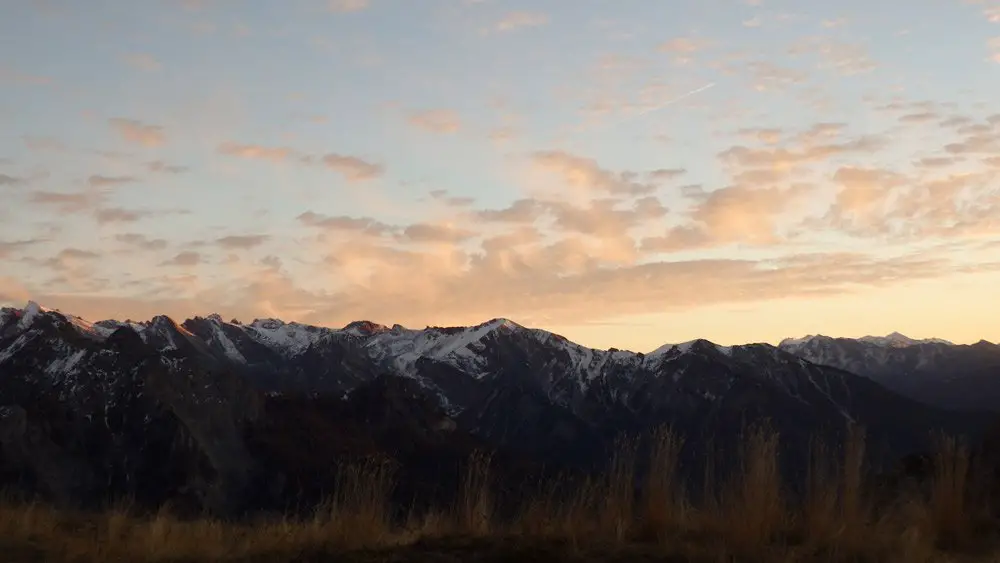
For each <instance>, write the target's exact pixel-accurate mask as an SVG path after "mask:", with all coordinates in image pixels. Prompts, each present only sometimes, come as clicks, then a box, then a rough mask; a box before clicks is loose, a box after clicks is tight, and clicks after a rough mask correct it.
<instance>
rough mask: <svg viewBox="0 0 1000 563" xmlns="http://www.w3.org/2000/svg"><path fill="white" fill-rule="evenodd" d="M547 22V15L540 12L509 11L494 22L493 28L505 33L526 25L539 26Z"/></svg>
mask: <svg viewBox="0 0 1000 563" xmlns="http://www.w3.org/2000/svg"><path fill="white" fill-rule="evenodd" d="M547 23H549V16H548V14H545V13H542V12H525V11H520V12H510V13H508V14H506V15H505V16H504V17H503V18H501V19H500V21H498V22H497V23H496V25H495V26H494V29H495V30H496V31H499V32H501V33H505V32H510V31H516V30H518V29H524V28H528V27H540V26H543V25H545V24H547Z"/></svg>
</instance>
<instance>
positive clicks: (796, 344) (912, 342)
mask: <svg viewBox="0 0 1000 563" xmlns="http://www.w3.org/2000/svg"><path fill="white" fill-rule="evenodd" d="M837 340H844V341H850V340H853V341H855V342H861V343H863V344H868V345H870V346H877V347H879V348H908V347H910V346H919V345H921V344H945V345H948V346H954V344H953V343H951V342H949V341H947V340H942V339H940V338H925V339H922V340H918V339H915V338H910V337H909V336H906V335H904V334H901V333H899V332H892V333H890V334H887V335H885V336H871V335H869V336H862V337H861V338H856V339H854V338H831V337H829V336H823V335H821V334H810V335H808V336H804V337H802V338H786V339H784V340H782V341H781V343H780V344H779V345H778V346H779V347H781V348H793V349H794V348H802V347H804V346H807V345H809V344H812V343H814V342H833V341H837Z"/></svg>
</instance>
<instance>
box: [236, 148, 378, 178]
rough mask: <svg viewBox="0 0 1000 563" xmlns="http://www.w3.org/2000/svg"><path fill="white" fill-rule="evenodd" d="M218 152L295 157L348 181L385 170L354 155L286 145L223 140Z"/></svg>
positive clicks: (252, 157)
mask: <svg viewBox="0 0 1000 563" xmlns="http://www.w3.org/2000/svg"><path fill="white" fill-rule="evenodd" d="M217 151H218V152H219V153H220V154H224V155H228V156H235V157H239V158H245V159H248V160H263V161H269V162H274V163H281V162H285V161H290V160H292V159H296V160H297V161H299V162H301V163H303V164H320V165H322V166H324V167H326V168H328V169H330V170H334V171H336V172H338V173H340V174H341V175H342V176H343V177H344V179H346V180H347V181H348V182H365V181H368V180H374V179H375V178H377V177H379V176H381V175H382V174H383V172H384V171H385V169H384V167H383V166H382V165H380V164H376V163H373V162H369V161H367V160H364V159H361V158H359V157H356V156H350V155H343V154H338V153H328V154H325V155H322V156H318V157H317V156H313V155H304V154H301V153H299V152H297V151H295V150H293V149H290V148H288V147H266V146H262V145H247V144H241V143H235V142H225V143H222V144H221V145H219V147H218V148H217Z"/></svg>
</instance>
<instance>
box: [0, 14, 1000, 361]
mask: <svg viewBox="0 0 1000 563" xmlns="http://www.w3.org/2000/svg"><path fill="white" fill-rule="evenodd" d="M0 128H2V130H3V132H4V133H3V134H2V135H0V201H2V202H3V204H2V205H0V302H2V303H8V304H13V305H17V306H21V305H23V304H24V303H25V301H27V300H28V299H29V298H30V299H34V300H36V301H39V302H40V303H42V304H43V305H45V306H48V307H52V308H59V309H62V310H65V311H67V312H72V313H74V314H77V315H80V316H83V317H86V318H90V319H92V320H98V319H101V318H108V317H114V318H119V319H124V318H132V319H137V320H141V319H148V318H150V317H151V316H153V315H155V314H169V315H171V316H174V317H177V318H179V319H183V318H186V317H189V316H194V315H207V314H209V313H212V312H218V313H220V314H222V315H223V316H225V317H226V318H231V317H235V318H238V319H241V320H243V321H250V320H252V319H253V318H255V317H279V318H283V319H284V320H286V321H290V320H297V321H300V322H307V323H312V324H319V325H324V326H342V325H344V324H346V323H348V322H350V321H352V320H358V319H368V320H372V321H375V322H379V323H383V324H389V325H391V324H393V323H400V324H403V325H405V326H409V327H412V328H422V327H423V326H426V325H452V324H474V323H479V322H482V321H485V320H487V319H490V318H494V317H506V318H509V319H512V320H514V321H516V322H519V323H521V324H524V325H528V326H532V327H538V328H545V329H548V330H553V331H556V332H559V333H561V334H564V335H565V336H567V337H568V338H570V339H573V340H576V341H578V342H580V343H583V344H587V345H591V346H596V347H610V346H615V347H618V348H627V349H632V350H637V351H648V350H650V349H652V348H655V347H657V346H659V345H661V344H663V343H665V342H679V341H685V340H690V339H692V338H696V337H704V338H708V339H710V340H713V341H715V342H718V343H721V344H735V343H743V342H751V341H753V342H760V341H770V342H777V341H778V340H780V339H781V338H784V337H788V336H802V335H804V334H807V333H822V334H829V335H834V336H852V337H856V336H863V335H865V334H886V333H888V332H891V331H900V332H903V333H905V334H907V335H909V336H911V337H931V336H937V337H941V338H947V339H951V340H953V341H956V342H975V341H977V340H979V339H987V340H992V341H997V340H1000V0H983V1H980V2H975V1H962V0H935V1H925V0H918V1H916V2H901V1H892V2H890V1H881V2H871V1H865V2H861V1H859V0H844V1H841V2H806V1H801V0H798V1H791V0H785V1H772V0H672V1H665V0H615V1H610V0H549V1H534V2H530V1H527V0H524V1H513V0H511V1H505V0H282V1H280V2H279V1H275V0H255V1H249V0H247V1H239V0H171V1H167V0H140V1H124V0H87V1H81V0H46V1H42V0H34V1H16V0H0Z"/></svg>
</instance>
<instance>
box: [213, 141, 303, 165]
mask: <svg viewBox="0 0 1000 563" xmlns="http://www.w3.org/2000/svg"><path fill="white" fill-rule="evenodd" d="M216 150H218V152H219V153H220V154H224V155H228V156H238V157H240V158H245V159H247V160H269V161H271V162H283V161H285V160H287V159H289V158H290V157H292V156H293V155H294V154H295V151H293V150H292V149H290V148H287V147H265V146H261V145H246V144H242V143H236V142H232V141H226V142H225V143H222V144H221V145H219V147H218V149H216Z"/></svg>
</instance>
